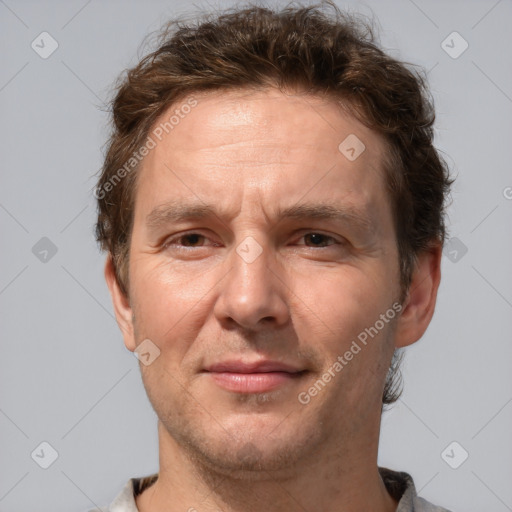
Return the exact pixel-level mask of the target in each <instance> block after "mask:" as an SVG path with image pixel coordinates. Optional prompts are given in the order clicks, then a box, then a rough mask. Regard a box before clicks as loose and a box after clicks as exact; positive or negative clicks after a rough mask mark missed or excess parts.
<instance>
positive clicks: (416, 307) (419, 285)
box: [395, 244, 442, 348]
mask: <svg viewBox="0 0 512 512" xmlns="http://www.w3.org/2000/svg"><path fill="white" fill-rule="evenodd" d="M441 256H442V247H441V245H440V244H436V245H435V246H433V247H431V248H429V249H427V250H426V251H424V252H422V253H420V254H419V255H418V256H417V261H416V265H415V267H414V271H413V275H412V280H411V285H410V287H409V291H408V293H407V297H406V299H405V301H404V304H403V311H402V314H401V315H400V318H399V319H398V322H397V329H396V337H395V346H396V347H397V348H400V347H405V346H407V345H411V344H412V343H414V342H415V341H417V340H419V339H420V338H421V337H422V336H423V334H424V333H425V331H426V330H427V327H428V325H429V323H430V320H431V319H432V315H433V314H434V309H435V305H436V299H437V290H438V288H439V282H440V280H441Z"/></svg>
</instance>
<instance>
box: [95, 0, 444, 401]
mask: <svg viewBox="0 0 512 512" xmlns="http://www.w3.org/2000/svg"><path fill="white" fill-rule="evenodd" d="M158 43H159V46H158V48H157V49H156V50H155V51H153V52H152V53H150V54H149V55H147V56H145V57H144V58H143V59H142V60H141V61H140V63H139V64H138V65H137V66H135V67H134V68H132V69H130V70H128V72H127V74H126V76H124V77H122V79H120V82H119V83H118V85H117V88H116V94H115V97H114V99H113V100H112V104H111V108H112V119H113V129H112V134H111V136H110V139H109V141H108V143H107V152H106V156H105V161H104V165H103V168H102V171H101V176H100V177H99V180H98V184H97V188H96V191H95V196H96V198H97V199H98V221H97V224H96V237H97V240H98V241H99V243H100V245H101V248H102V249H103V250H106V251H108V252H109V253H110V255H111V256H112V259H113V262H114V268H115V270H116V276H117V280H118V282H119V285H120V287H121V289H122V291H123V292H124V293H125V294H126V295H128V292H129V279H128V278H129V276H128V261H129V245H130V234H131V230H132V224H133V209H134V208H133V205H134V199H135V188H136V176H137V172H136V171H137V169H138V168H139V167H140V166H139V164H138V163H137V162H135V161H134V166H133V172H130V170H131V169H127V168H126V162H127V161H130V159H131V158H133V155H134V154H137V151H138V148H140V147H141V146H142V145H143V144H144V141H145V140H146V139H147V137H148V134H149V132H150V129H151V127H152V126H153V125H154V123H155V121H156V120H157V119H158V118H159V116H161V115H162V114H163V113H164V111H166V110H167V109H168V108H169V107H170V106H171V105H174V104H176V102H178V101H180V100H181V99H183V98H185V97H187V96H189V95H190V94H193V93H199V92H207V91H222V90H229V89H251V88H252V89H265V88H271V87H274V88H278V89H280V90H287V89H293V90H299V91H304V92H307V93H311V94H314V95H319V96H322V97H325V96H327V97H328V98H330V99H332V100H335V101H337V102H339V103H340V104H342V105H343V106H344V107H345V108H346V109H348V111H349V112H350V113H351V114H352V115H354V116H355V117H356V118H357V119H358V120H359V121H361V122H362V123H363V124H365V125H366V126H368V127H369V128H371V129H372V130H374V131H375V132H377V133H379V134H381V135H382V136H383V138H384V139H385V141H386V142H387V149H388V153H387V156H386V161H385V162H383V165H384V171H385V175H386V181H387V187H388V191H389V194H390V198H391V205H392V211H393V216H394V222H395V229H396V234H397V241H398V252H399V257H400V284H401V289H402V293H403V296H405V295H404V294H405V293H406V292H407V290H408V288H409V286H410V282H411V275H412V270H413V268H414V264H415V261H416V256H417V255H418V254H419V253H420V252H422V251H424V250H426V249H428V248H429V247H430V246H431V245H432V244H438V243H441V244H442V243H443V241H444V238H445V224H444V207H445V199H446V196H447V194H448V191H449V187H450V184H451V180H450V178H449V173H448V168H447V165H446V163H445V162H444V160H443V159H442V158H441V156H440V155H439V154H438V152H437V151H436V149H435V148H434V146H433V123H434V117H435V116H434V108H433V102H432V99H431V98H430V95H429V93H428V89H427V86H426V80H425V78H424V77H423V76H422V74H421V73H420V72H418V71H416V70H415V69H414V68H412V66H409V65H406V64H404V63H402V62H400V61H398V60H396V59H394V58H392V57H390V56H388V55H387V54H385V53H384V52H383V51H382V50H381V49H380V48H379V47H378V45H377V43H376V42H375V38H374V36H373V30H372V28H371V24H370V23H369V22H368V21H362V20H360V19H357V18H355V17H354V16H349V15H347V14H345V13H342V12H341V11H340V10H339V9H338V7H336V5H335V4H334V3H333V2H332V1H324V2H322V3H320V4H318V5H315V6H308V7H301V6H299V7H290V6H289V7H286V8H284V9H283V10H281V11H274V10H271V9H267V8H262V7H257V6H253V5H249V6H247V7H246V8H243V9H240V8H238V9H228V10H226V11H223V12H221V13H220V14H212V13H210V14H207V15H205V16H204V17H203V18H200V19H197V20H196V21H194V22H191V23H183V22H181V21H179V20H174V21H171V22H170V23H169V24H168V25H167V26H166V27H165V29H164V30H163V31H162V32H161V35H160V37H159V41H158ZM122 169H124V170H125V172H122V173H121V172H120V171H121V170H122ZM116 177H117V178H118V179H115V178H116ZM396 361H397V360H396V358H394V360H393V364H392V367H391V369H390V376H391V377H393V375H395V374H396V371H395V370H396V364H395V363H396ZM391 377H390V378H388V381H387V382H386V388H385V390H384V396H383V403H384V404H388V403H392V402H393V401H395V400H396V399H397V397H398V389H397V387H396V383H397V381H396V380H393V378H391Z"/></svg>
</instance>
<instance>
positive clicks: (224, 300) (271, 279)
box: [214, 237, 289, 331]
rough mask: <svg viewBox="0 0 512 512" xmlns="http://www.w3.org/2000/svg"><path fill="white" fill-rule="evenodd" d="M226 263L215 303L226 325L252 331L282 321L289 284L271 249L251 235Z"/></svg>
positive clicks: (215, 310) (285, 310)
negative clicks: (225, 269) (224, 274)
mask: <svg viewBox="0 0 512 512" xmlns="http://www.w3.org/2000/svg"><path fill="white" fill-rule="evenodd" d="M247 240H249V241H248V242H247ZM228 264H229V267H230V270H229V272H228V273H227V274H226V276H225V278H224V279H223V280H222V281H221V283H220V291H219V294H218V297H217V301H216V303H215V306H214V314H215V316H216V317H217V319H218V320H219V321H220V322H221V323H222V324H224V325H225V326H226V327H231V328H232V327H233V326H234V325H238V326H240V327H242V328H244V329H247V330H252V331H258V330H261V329H268V327H269V325H272V324H274V326H275V327H281V326H283V325H285V324H286V323H287V322H288V320H289V308H288V304H287V299H286V296H287V290H288V288H287V286H286V283H285V276H284V275H282V270H281V271H280V270H279V265H278V264H277V262H276V260H275V258H274V257H273V255H272V254H270V249H269V248H264V247H263V245H262V244H259V243H258V242H256V241H255V240H254V239H253V238H252V237H251V238H249V239H246V241H244V242H242V243H241V244H239V245H238V246H237V248H234V249H233V251H232V252H231V254H230V257H229V262H228ZM288 292H289V290H288Z"/></svg>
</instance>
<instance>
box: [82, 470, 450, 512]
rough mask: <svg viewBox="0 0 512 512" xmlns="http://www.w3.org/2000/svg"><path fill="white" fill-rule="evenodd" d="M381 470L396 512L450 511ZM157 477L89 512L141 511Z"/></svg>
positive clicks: (408, 480)
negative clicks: (144, 496)
mask: <svg viewBox="0 0 512 512" xmlns="http://www.w3.org/2000/svg"><path fill="white" fill-rule="evenodd" d="M379 472H380V475H381V477H382V480H383V481H384V484H385V485H386V488H387V490H388V492H389V494H391V496H393V498H394V499H395V500H396V501H398V502H399V503H398V507H397V509H396V512H450V511H449V510H447V509H445V508H442V507H437V506H435V505H432V503H429V502H428V501H426V500H424V499H423V498H420V497H419V496H418V495H417V494H416V488H415V487H414V482H413V480H412V477H411V476H410V475H409V474H407V473H403V472H397V471H392V470H390V469H387V468H379ZM156 479H157V474H156V473H155V474H154V475H150V476H147V477H144V478H130V480H128V482H127V483H126V485H125V486H124V487H123V489H122V491H121V492H120V493H119V494H118V495H117V496H116V498H115V499H114V501H113V502H112V503H111V504H110V505H109V506H107V507H102V508H101V509H97V508H95V509H93V510H89V512H139V510H138V508H137V505H136V503H135V496H138V495H139V494H141V493H142V492H143V491H144V489H146V488H147V487H149V486H151V485H152V484H153V483H154V482H155V481H156Z"/></svg>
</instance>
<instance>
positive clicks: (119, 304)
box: [105, 254, 136, 352]
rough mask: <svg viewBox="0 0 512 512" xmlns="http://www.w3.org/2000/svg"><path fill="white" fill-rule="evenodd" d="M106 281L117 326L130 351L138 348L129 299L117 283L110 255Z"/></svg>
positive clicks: (106, 268) (106, 263)
mask: <svg viewBox="0 0 512 512" xmlns="http://www.w3.org/2000/svg"><path fill="white" fill-rule="evenodd" d="M105 281H106V282H107V286H108V289H109V291H110V297H111V298H112V304H113V305H114V313H115V315H116V320H117V325H118V326H119V328H120V329H121V332H122V333H123V338H124V344H125V345H126V348H127V349H128V350H130V351H132V352H133V351H134V350H135V348H136V343H135V336H134V329H133V312H132V308H131V305H130V300H129V298H128V297H127V296H126V295H125V294H124V293H123V292H122V290H121V287H120V286H119V283H118V281H117V277H116V273H115V269H114V262H113V261H112V256H111V255H110V254H109V255H108V256H107V260H106V262H105Z"/></svg>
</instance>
